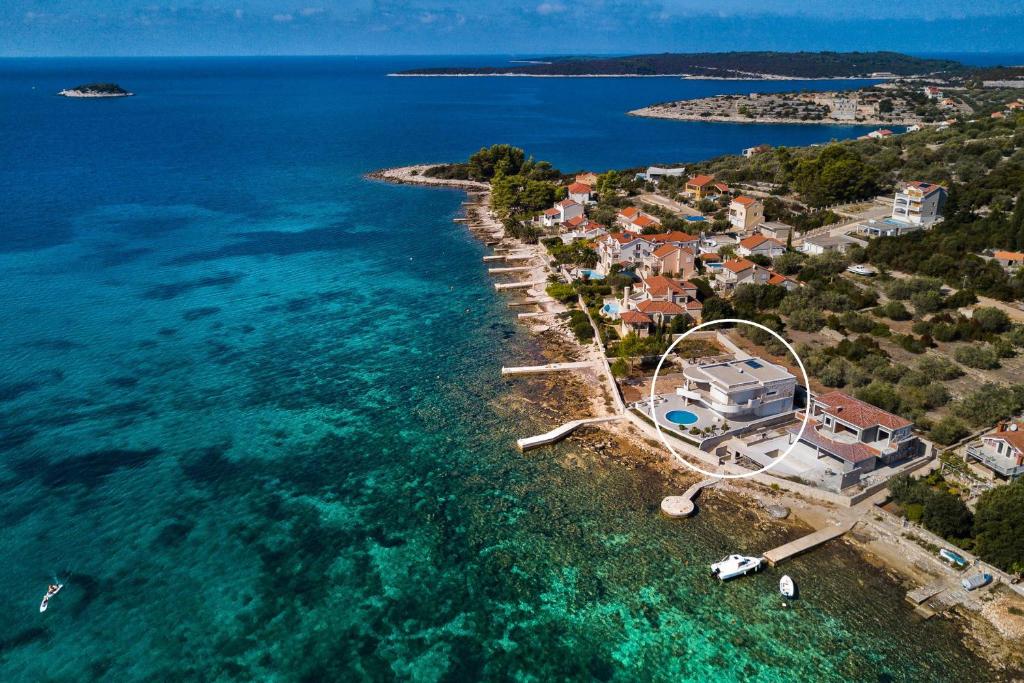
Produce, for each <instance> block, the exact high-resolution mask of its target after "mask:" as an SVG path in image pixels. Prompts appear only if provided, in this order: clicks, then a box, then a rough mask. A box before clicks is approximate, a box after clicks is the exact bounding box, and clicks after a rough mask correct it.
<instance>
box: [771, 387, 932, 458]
mask: <svg viewBox="0 0 1024 683" xmlns="http://www.w3.org/2000/svg"><path fill="white" fill-rule="evenodd" d="M807 409H808V411H809V412H810V415H811V424H809V425H808V427H807V429H806V430H804V433H803V435H802V436H800V439H799V440H800V441H801V442H803V443H804V444H806V445H807V446H810V447H811V448H814V449H815V453H816V454H817V456H818V458H819V459H821V458H829V459H831V460H833V461H835V463H837V464H838V467H839V468H840V471H841V472H853V471H855V470H856V471H860V472H868V471H871V470H873V469H875V467H877V466H879V465H891V464H893V463H896V462H899V461H901V460H905V459H907V458H911V457H914V456H916V455H918V454H920V452H921V442H920V441H919V440H918V438H917V437H916V436H914V431H913V430H914V423H913V422H911V421H910V420H907V419H904V418H902V417H900V416H899V415H894V414H892V413H890V412H887V411H885V410H882V409H881V408H878V407H876V406H873V405H871V404H870V403H866V402H864V401H861V400H859V399H856V398H853V397H852V396H849V395H847V394H845V393H843V392H841V391H831V392H829V393H827V394H822V395H820V396H813V397H812V398H811V400H810V405H809V406H808V408H807ZM800 418H801V419H803V416H800ZM798 432H799V427H797V426H793V427H790V433H791V434H793V435H794V436H795V435H796V434H797V433H798Z"/></svg>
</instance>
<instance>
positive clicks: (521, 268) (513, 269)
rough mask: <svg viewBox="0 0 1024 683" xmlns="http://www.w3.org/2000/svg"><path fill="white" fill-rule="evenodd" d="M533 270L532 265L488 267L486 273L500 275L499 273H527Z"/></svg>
mask: <svg viewBox="0 0 1024 683" xmlns="http://www.w3.org/2000/svg"><path fill="white" fill-rule="evenodd" d="M531 270H533V266H508V267H505V268H488V269H487V274H488V275H500V274H501V273H527V272H529V271H531Z"/></svg>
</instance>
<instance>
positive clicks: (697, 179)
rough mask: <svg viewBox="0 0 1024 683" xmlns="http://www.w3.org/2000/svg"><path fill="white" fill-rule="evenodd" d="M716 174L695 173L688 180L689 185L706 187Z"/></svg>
mask: <svg viewBox="0 0 1024 683" xmlns="http://www.w3.org/2000/svg"><path fill="white" fill-rule="evenodd" d="M714 179H715V176H713V175H695V176H693V177H692V178H690V179H689V180H687V181H686V184H687V185H693V186H694V187H704V186H705V185H707V184H708V183H710V182H713V181H714Z"/></svg>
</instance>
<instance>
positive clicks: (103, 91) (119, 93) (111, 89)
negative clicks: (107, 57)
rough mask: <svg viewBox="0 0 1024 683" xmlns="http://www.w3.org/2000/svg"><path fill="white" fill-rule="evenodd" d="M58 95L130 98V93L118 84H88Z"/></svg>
mask: <svg viewBox="0 0 1024 683" xmlns="http://www.w3.org/2000/svg"><path fill="white" fill-rule="evenodd" d="M57 94H58V95H61V96H63V97H130V96H131V95H133V94H134V93H130V92H128V91H127V90H125V89H124V88H122V87H121V86H119V85H117V84H116V83H86V84H85V85H76V86H75V87H74V88H67V89H65V90H61V91H60V92H59V93H57Z"/></svg>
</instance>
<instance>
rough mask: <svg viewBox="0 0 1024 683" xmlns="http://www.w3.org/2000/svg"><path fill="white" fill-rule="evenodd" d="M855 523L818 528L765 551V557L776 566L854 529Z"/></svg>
mask: <svg viewBox="0 0 1024 683" xmlns="http://www.w3.org/2000/svg"><path fill="white" fill-rule="evenodd" d="M853 525H854V522H845V523H843V524H840V525H839V526H829V527H825V528H824V529H818V530H817V531H815V532H814V533H810V534H807V535H806V536H803V537H802V538H798V539H796V540H795V541H790V542H789V543H786V544H785V545H780V546H779V547H778V548H772V549H771V550H769V551H768V552H766V553H764V559H766V560H768V564H769V565H770V566H772V567H774V566H775V565H777V564H778V563H779V562H782V561H783V560H788V559H789V558H791V557H793V556H794V555H799V554H800V553H803V552H807V551H808V550H810V549H811V548H817V547H818V546H819V545H821V544H822V543H826V542H828V541H831V540H832V539H833V538H838V537H840V536H842V535H843V534H845V533H846V532H847V531H849V530H850V529H852V528H853Z"/></svg>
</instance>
